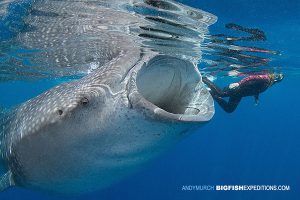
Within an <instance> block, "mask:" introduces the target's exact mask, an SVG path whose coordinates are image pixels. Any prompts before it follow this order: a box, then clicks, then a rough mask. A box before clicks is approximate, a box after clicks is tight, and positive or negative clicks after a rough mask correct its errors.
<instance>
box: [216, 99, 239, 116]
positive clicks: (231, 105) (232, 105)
mask: <svg viewBox="0 0 300 200" xmlns="http://www.w3.org/2000/svg"><path fill="white" fill-rule="evenodd" d="M213 98H214V99H215V100H216V102H218V104H219V105H220V106H221V108H222V109H223V110H224V111H225V112H227V113H232V112H233V111H235V109H236V108H237V106H238V105H239V103H240V101H241V99H242V98H241V97H230V98H229V101H228V102H226V101H225V100H224V99H223V98H221V97H217V96H213Z"/></svg>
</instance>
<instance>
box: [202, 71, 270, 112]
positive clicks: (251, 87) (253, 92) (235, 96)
mask: <svg viewBox="0 0 300 200" xmlns="http://www.w3.org/2000/svg"><path fill="white" fill-rule="evenodd" d="M202 80H203V82H204V83H205V84H206V85H207V86H208V87H209V88H210V89H211V91H210V93H211V95H212V97H213V98H214V99H215V100H216V101H217V102H218V104H219V105H220V106H221V107H222V108H223V109H224V110H225V111H226V112H227V113H232V112H233V111H234V110H235V109H236V107H237V106H238V104H239V103H240V101H241V99H242V98H243V97H246V96H254V97H255V100H256V101H257V100H258V96H259V94H260V93H262V92H264V91H265V90H266V89H267V88H268V87H269V86H271V85H272V83H273V81H272V79H271V77H270V76H269V75H268V74H262V75H251V76H248V77H246V78H244V79H242V80H241V81H240V82H239V83H238V84H239V85H238V86H237V87H234V88H229V86H227V87H225V88H224V89H223V90H221V89H220V88H218V87H217V86H216V85H215V84H214V83H213V82H211V81H210V80H208V79H207V78H206V77H203V79H202ZM223 97H229V101H228V102H226V101H225V100H224V99H223Z"/></svg>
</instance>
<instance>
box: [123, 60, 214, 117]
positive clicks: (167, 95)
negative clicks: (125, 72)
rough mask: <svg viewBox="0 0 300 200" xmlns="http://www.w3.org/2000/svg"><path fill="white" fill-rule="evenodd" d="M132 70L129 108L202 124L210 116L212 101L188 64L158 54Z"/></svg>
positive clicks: (192, 66)
mask: <svg viewBox="0 0 300 200" xmlns="http://www.w3.org/2000/svg"><path fill="white" fill-rule="evenodd" d="M136 70H137V73H132V75H131V79H132V80H133V81H131V83H130V85H129V88H128V90H129V91H128V93H129V95H128V96H129V100H130V103H131V105H132V106H133V107H135V108H140V109H142V110H143V111H146V112H145V113H146V114H148V115H151V116H153V117H155V118H159V119H165V120H175V121H185V122H205V121H209V120H210V119H211V118H212V117H213V115H214V104H213V99H212V97H211V95H210V94H209V92H208V91H207V90H206V88H205V87H204V84H203V83H202V80H201V75H200V73H199V71H198V69H197V68H196V66H194V65H193V64H192V63H190V62H188V61H185V60H182V59H178V58H175V57H170V56H161V55H159V56H156V57H154V58H153V59H152V60H150V61H149V63H147V64H144V65H143V66H142V67H141V68H140V69H139V68H138V69H136Z"/></svg>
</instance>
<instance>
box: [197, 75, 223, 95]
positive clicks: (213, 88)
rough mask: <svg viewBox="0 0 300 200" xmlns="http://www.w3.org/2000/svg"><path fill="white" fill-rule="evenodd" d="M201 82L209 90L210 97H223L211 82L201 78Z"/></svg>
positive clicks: (221, 92)
mask: <svg viewBox="0 0 300 200" xmlns="http://www.w3.org/2000/svg"><path fill="white" fill-rule="evenodd" d="M202 81H203V82H204V83H205V84H206V85H207V86H208V87H209V88H210V89H211V91H210V93H211V95H212V96H217V97H225V96H226V93H224V92H223V91H222V90H221V89H220V88H219V87H218V86H216V85H215V84H214V83H213V82H211V81H210V80H209V79H208V78H206V77H202Z"/></svg>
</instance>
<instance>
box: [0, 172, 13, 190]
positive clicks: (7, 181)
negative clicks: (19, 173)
mask: <svg viewBox="0 0 300 200" xmlns="http://www.w3.org/2000/svg"><path fill="white" fill-rule="evenodd" d="M13 185H15V183H14V180H13V177H12V173H11V171H8V172H6V173H5V174H3V175H2V176H1V177H0V192H1V191H3V190H5V189H7V188H9V187H10V186H13Z"/></svg>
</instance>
